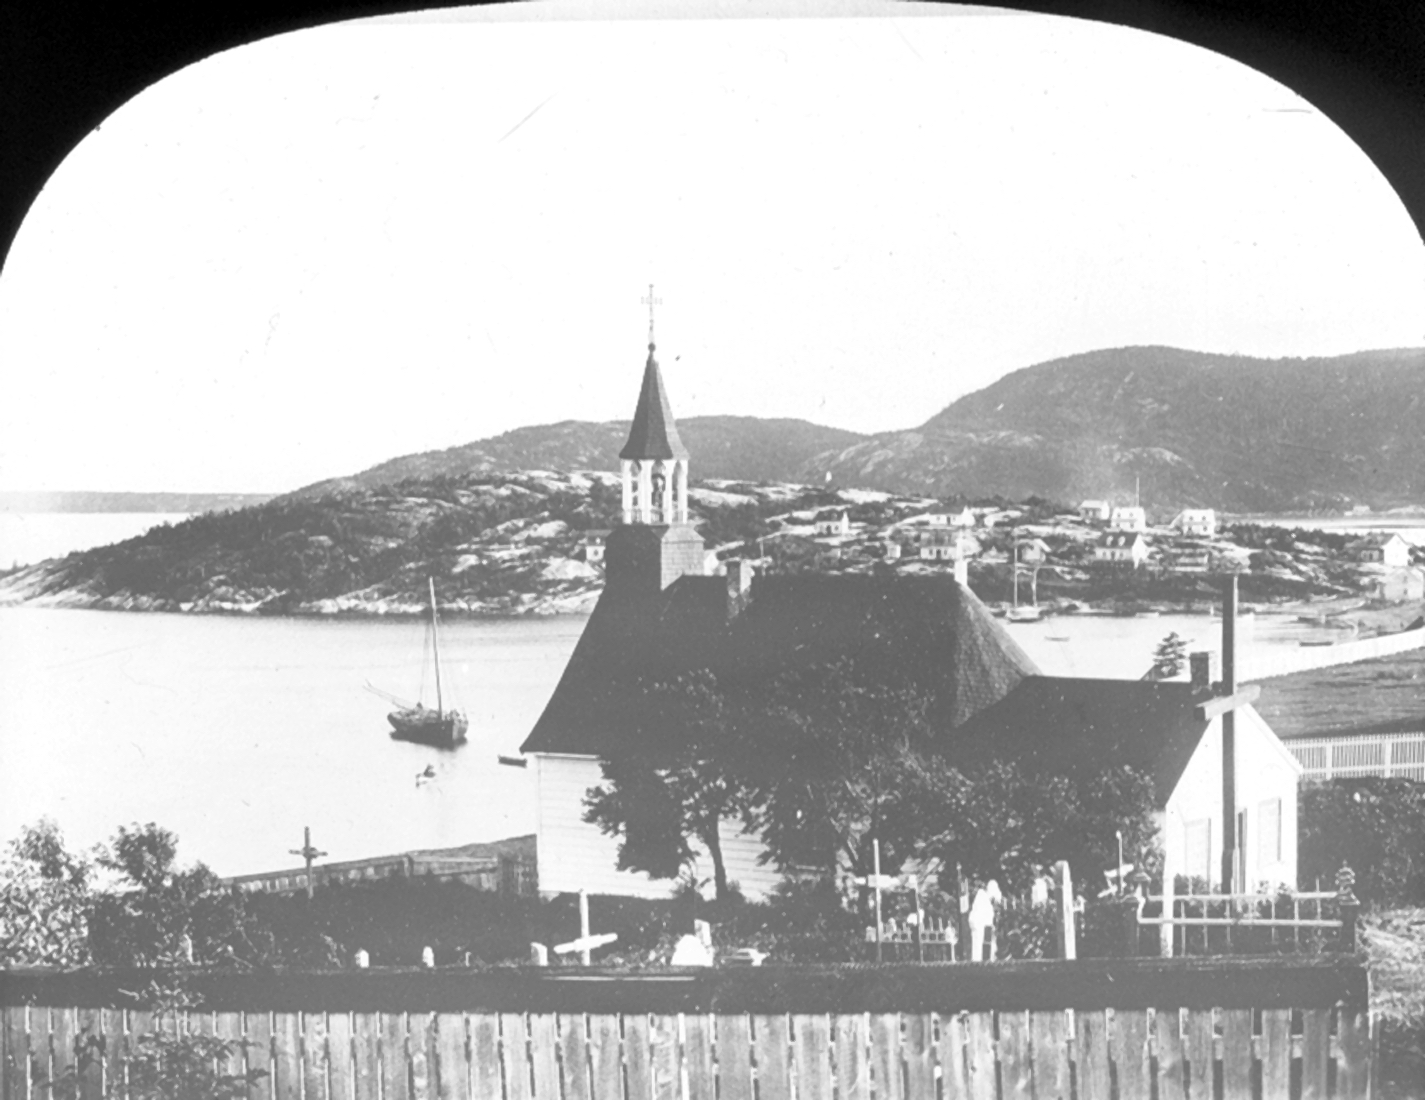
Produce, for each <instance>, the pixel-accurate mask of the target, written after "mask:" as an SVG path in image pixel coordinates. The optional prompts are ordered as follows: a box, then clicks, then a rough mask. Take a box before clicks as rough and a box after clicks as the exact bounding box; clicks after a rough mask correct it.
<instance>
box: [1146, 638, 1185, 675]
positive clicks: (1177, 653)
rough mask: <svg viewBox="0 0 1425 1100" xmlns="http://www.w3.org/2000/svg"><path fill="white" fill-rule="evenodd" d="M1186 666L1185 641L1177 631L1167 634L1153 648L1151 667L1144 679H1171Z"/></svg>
mask: <svg viewBox="0 0 1425 1100" xmlns="http://www.w3.org/2000/svg"><path fill="white" fill-rule="evenodd" d="M1186 667H1187V642H1186V641H1185V640H1183V639H1182V638H1180V637H1179V636H1178V633H1177V631H1173V633H1171V634H1169V635H1168V636H1167V637H1166V638H1164V639H1163V640H1162V641H1161V642H1159V643H1158V648H1157V649H1155V650H1153V667H1152V668H1150V669H1149V670H1148V675H1147V676H1145V677H1144V679H1145V680H1171V679H1172V678H1173V677H1174V676H1177V675H1178V674H1179V673H1181V672H1182V670H1183V669H1184V668H1186Z"/></svg>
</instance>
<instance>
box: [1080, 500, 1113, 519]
mask: <svg viewBox="0 0 1425 1100" xmlns="http://www.w3.org/2000/svg"><path fill="white" fill-rule="evenodd" d="M1112 512H1113V509H1112V508H1111V507H1110V506H1109V503H1108V501H1106V500H1086V501H1084V502H1083V503H1082V504H1080V505H1079V519H1080V520H1081V521H1082V522H1084V523H1092V524H1099V523H1107V522H1108V517H1109V516H1110V515H1111V514H1112Z"/></svg>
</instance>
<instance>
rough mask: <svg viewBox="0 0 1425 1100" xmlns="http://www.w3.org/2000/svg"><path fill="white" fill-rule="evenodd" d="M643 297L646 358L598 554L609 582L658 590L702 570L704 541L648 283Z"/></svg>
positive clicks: (622, 587)
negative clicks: (619, 498)
mask: <svg viewBox="0 0 1425 1100" xmlns="http://www.w3.org/2000/svg"><path fill="white" fill-rule="evenodd" d="M644 301H645V302H647V303H648V306H649V316H648V362H647V363H645V364H644V367H643V386H642V388H641V389H640V390H639V391H638V406H637V407H636V408H635V409H634V411H633V424H632V425H631V426H630V427H629V432H628V442H627V443H625V444H624V447H623V450H621V451H619V461H620V465H621V467H622V471H621V472H622V481H623V523H622V524H621V525H620V526H619V527H617V528H616V529H615V530H614V531H613V533H612V534H611V535H610V536H609V540H608V543H607V550H606V552H605V556H604V561H605V575H606V577H607V578H608V584H609V587H610V589H618V590H622V591H645V592H660V591H662V590H663V589H665V588H667V587H668V586H669V585H670V584H672V583H673V582H674V581H675V580H677V579H678V578H679V577H683V576H687V575H689V574H692V575H694V576H701V575H703V573H704V571H705V566H704V554H705V548H704V546H703V540H702V536H700V535H699V534H698V532H697V530H696V529H695V528H694V527H693V525H692V522H691V521H690V519H689V516H688V449H687V448H686V447H685V446H683V441H682V440H681V439H680V438H679V437H678V425H677V424H676V423H674V421H673V410H672V408H671V406H669V404H668V394H667V392H666V391H665V390H664V388H663V374H662V372H661V371H660V370H659V369H658V359H657V357H656V354H655V353H656V351H657V348H656V346H655V344H654V342H653V308H652V307H653V305H654V304H655V303H656V301H657V299H655V298H654V297H653V288H652V287H651V286H650V287H649V288H648V297H647V298H646V299H644Z"/></svg>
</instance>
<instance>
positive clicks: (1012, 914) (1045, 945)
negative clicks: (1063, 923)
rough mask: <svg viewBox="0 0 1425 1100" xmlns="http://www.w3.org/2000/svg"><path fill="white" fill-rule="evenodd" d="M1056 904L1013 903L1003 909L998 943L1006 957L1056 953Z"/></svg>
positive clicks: (1045, 956)
mask: <svg viewBox="0 0 1425 1100" xmlns="http://www.w3.org/2000/svg"><path fill="white" fill-rule="evenodd" d="M1058 919H1059V909H1058V907H1057V906H1056V905H1010V906H1005V907H1004V908H1002V909H1000V911H999V919H998V920H997V921H996V924H995V946H996V948H997V951H998V955H999V957H1000V958H1002V959H1052V958H1054V957H1055V954H1054V952H1055V928H1054V926H1055V924H1056V923H1057V921H1058Z"/></svg>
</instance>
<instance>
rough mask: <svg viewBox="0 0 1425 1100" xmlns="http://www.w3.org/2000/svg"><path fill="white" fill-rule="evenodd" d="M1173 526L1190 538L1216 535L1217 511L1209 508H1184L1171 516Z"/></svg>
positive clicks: (1204, 537)
mask: <svg viewBox="0 0 1425 1100" xmlns="http://www.w3.org/2000/svg"><path fill="white" fill-rule="evenodd" d="M1173 526H1174V527H1176V528H1177V529H1178V531H1179V533H1181V534H1184V535H1187V536H1188V537H1190V538H1197V539H1211V538H1216V537H1217V513H1216V512H1215V511H1214V510H1213V509H1211V508H1184V509H1183V510H1182V511H1181V512H1179V513H1178V514H1177V515H1176V516H1174V517H1173Z"/></svg>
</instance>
